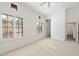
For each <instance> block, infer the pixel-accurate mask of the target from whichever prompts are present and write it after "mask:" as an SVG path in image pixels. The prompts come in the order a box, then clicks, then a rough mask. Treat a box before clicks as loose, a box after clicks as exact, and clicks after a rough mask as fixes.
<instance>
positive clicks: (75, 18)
mask: <svg viewBox="0 0 79 59" xmlns="http://www.w3.org/2000/svg"><path fill="white" fill-rule="evenodd" d="M67 21H68V22H79V6H76V7H74V8H71V9H69V10H68V20H67Z"/></svg>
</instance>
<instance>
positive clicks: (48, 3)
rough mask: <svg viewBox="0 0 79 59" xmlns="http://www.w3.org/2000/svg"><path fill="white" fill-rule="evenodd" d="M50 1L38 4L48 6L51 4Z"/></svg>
mask: <svg viewBox="0 0 79 59" xmlns="http://www.w3.org/2000/svg"><path fill="white" fill-rule="evenodd" d="M51 3H52V2H43V3H41V4H40V6H42V5H45V4H47V5H48V8H49V7H50V6H51Z"/></svg>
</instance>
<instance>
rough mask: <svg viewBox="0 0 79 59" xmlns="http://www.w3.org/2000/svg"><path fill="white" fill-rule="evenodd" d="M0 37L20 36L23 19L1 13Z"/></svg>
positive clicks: (21, 34)
mask: <svg viewBox="0 0 79 59" xmlns="http://www.w3.org/2000/svg"><path fill="white" fill-rule="evenodd" d="M1 19H2V20H1V21H2V39H12V38H21V37H22V36H23V19H22V18H20V17H15V16H12V15H7V14H2V15H1Z"/></svg>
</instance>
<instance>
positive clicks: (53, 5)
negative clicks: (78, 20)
mask: <svg viewBox="0 0 79 59" xmlns="http://www.w3.org/2000/svg"><path fill="white" fill-rule="evenodd" d="M41 3H42V2H26V3H24V4H26V5H27V6H29V7H30V8H32V9H33V10H35V11H37V12H39V13H41V14H43V15H45V16H50V15H51V14H52V13H54V12H55V11H56V10H58V9H59V8H65V9H69V8H73V7H75V6H78V5H79V3H78V2H51V7H50V8H48V6H47V4H44V5H42V6H40V4H41Z"/></svg>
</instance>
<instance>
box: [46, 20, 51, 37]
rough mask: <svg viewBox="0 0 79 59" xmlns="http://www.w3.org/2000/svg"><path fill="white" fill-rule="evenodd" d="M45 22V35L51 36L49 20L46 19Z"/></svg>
mask: <svg viewBox="0 0 79 59" xmlns="http://www.w3.org/2000/svg"><path fill="white" fill-rule="evenodd" d="M46 24H47V37H51V20H50V19H47V20H46Z"/></svg>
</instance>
